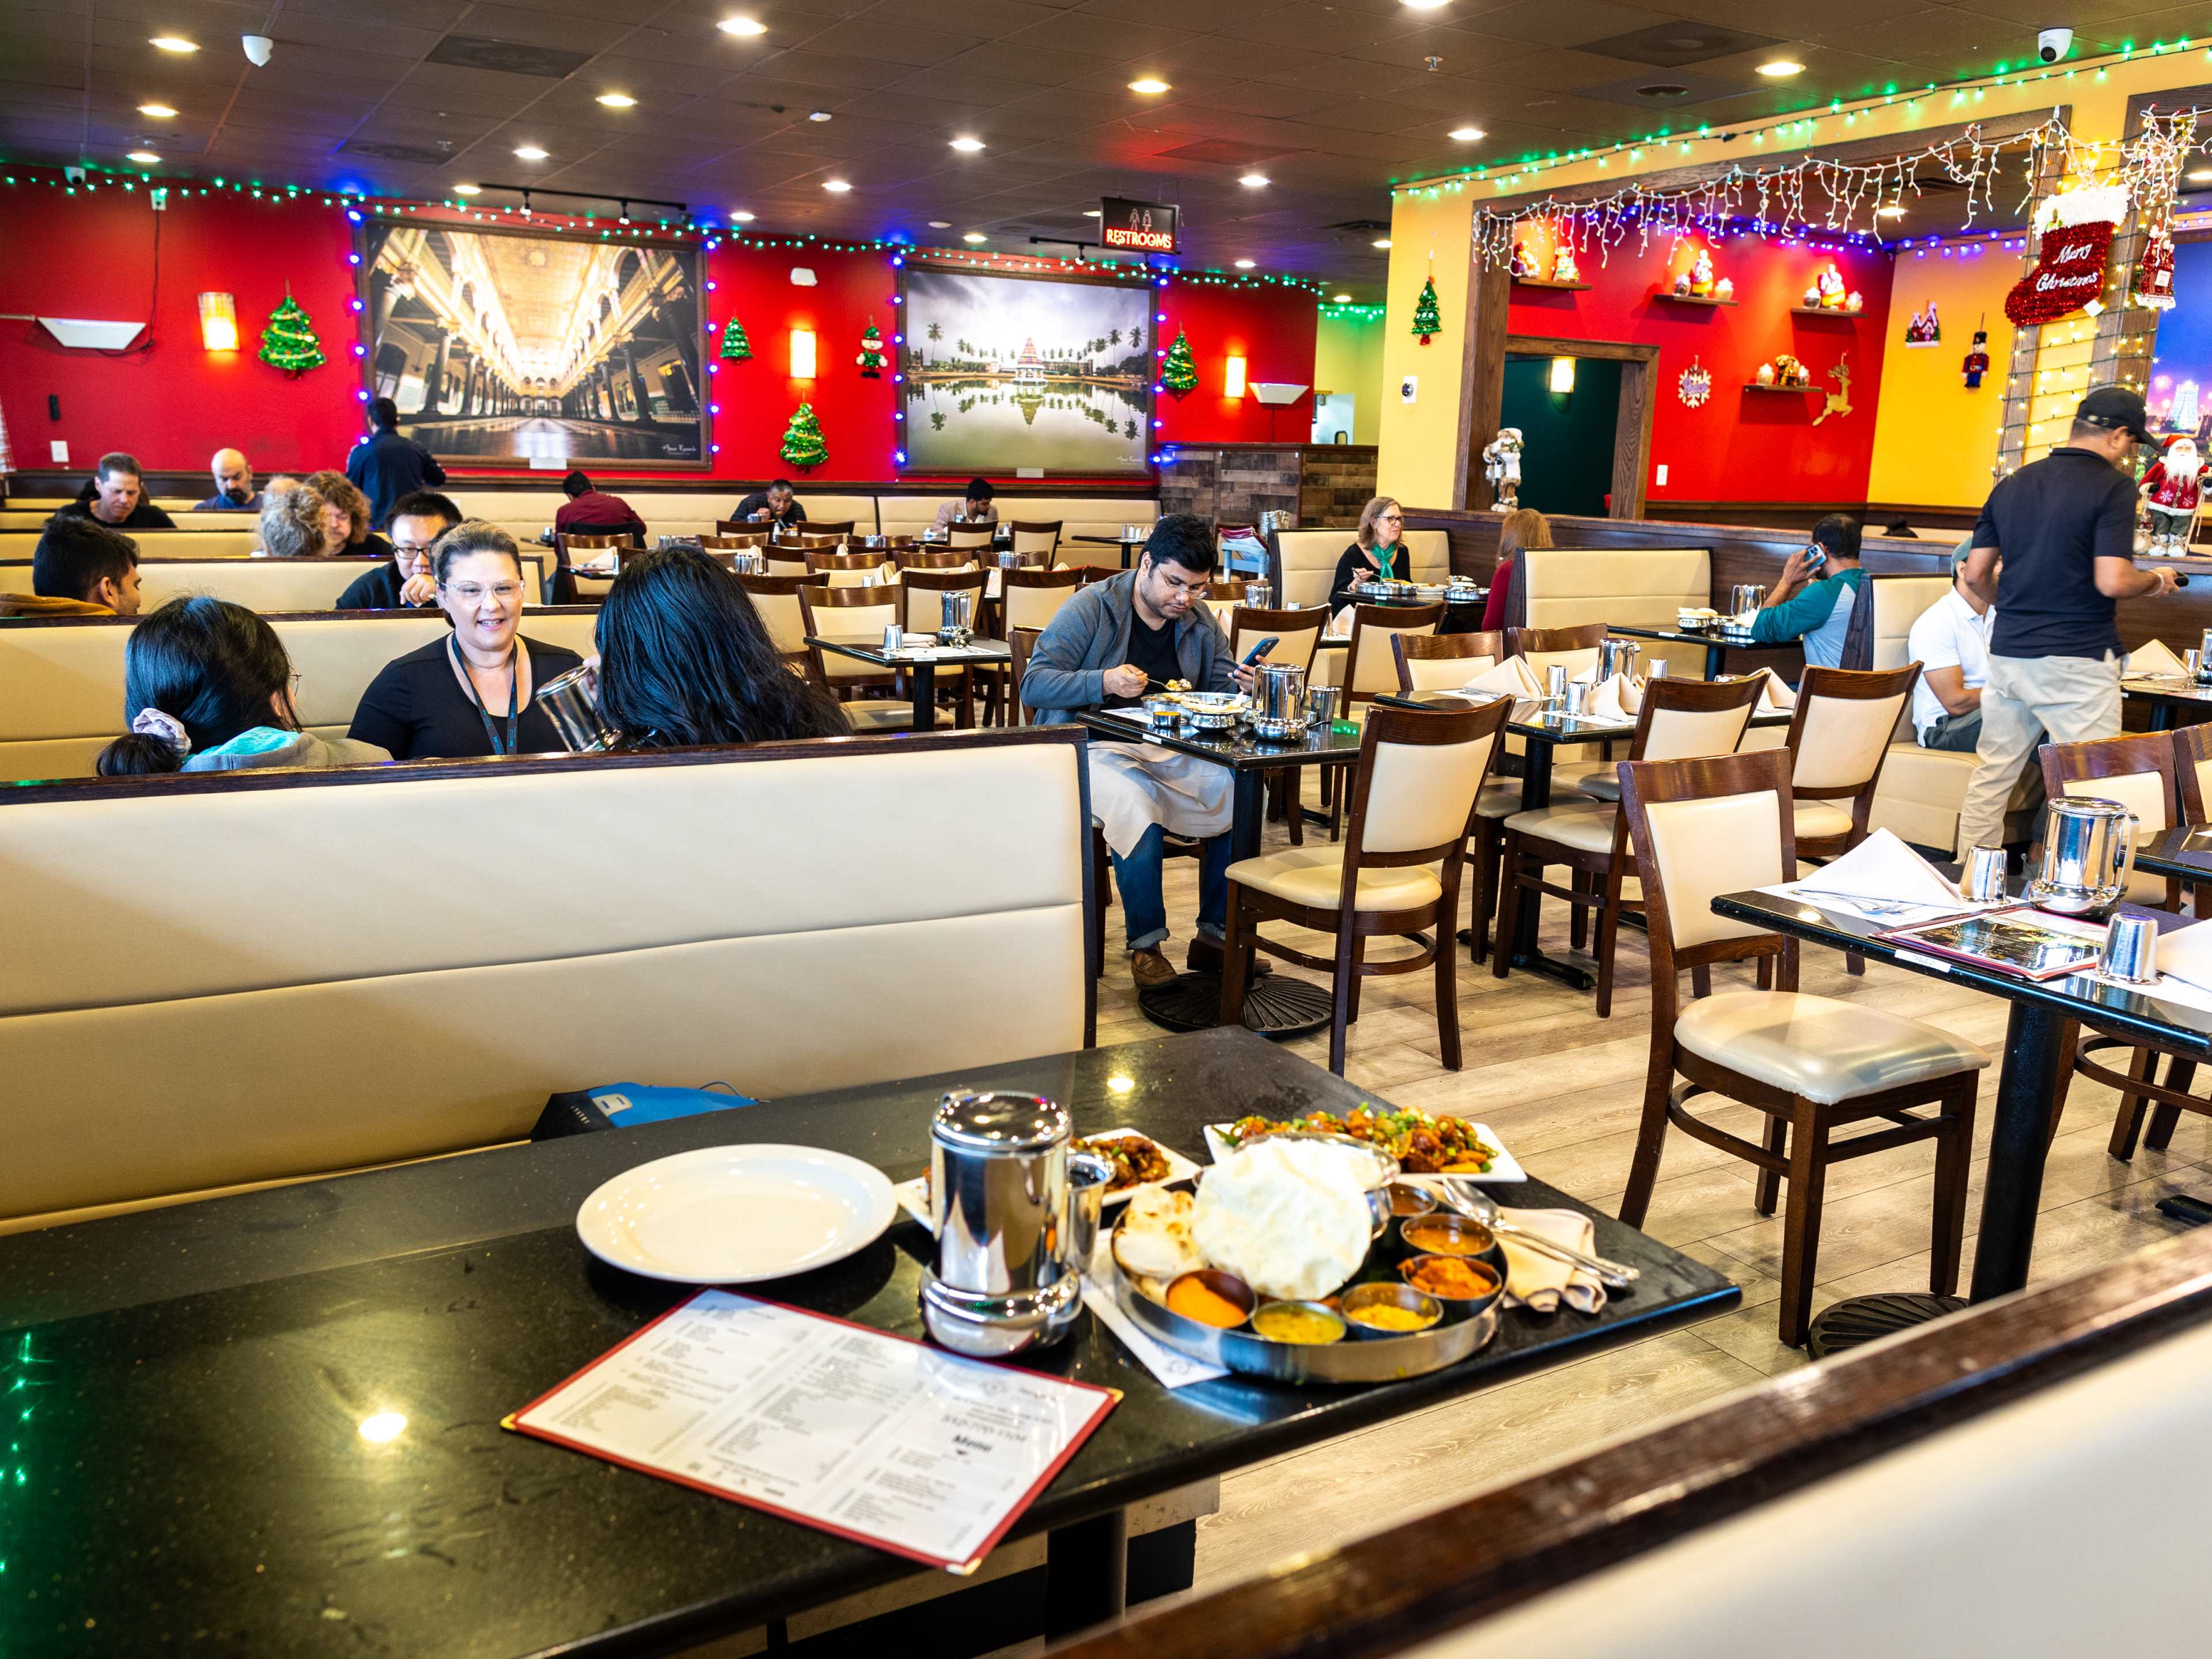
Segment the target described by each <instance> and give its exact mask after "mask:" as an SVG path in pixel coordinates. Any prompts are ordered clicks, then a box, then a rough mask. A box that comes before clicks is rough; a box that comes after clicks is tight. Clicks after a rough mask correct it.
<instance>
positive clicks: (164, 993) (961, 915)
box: [0, 727, 1094, 1231]
mask: <svg viewBox="0 0 2212 1659" xmlns="http://www.w3.org/2000/svg"><path fill="white" fill-rule="evenodd" d="M1082 737H1083V734H1082V733H1081V732H1079V731H1078V730H1075V729H1074V728H1072V727H1057V728H1054V727H1033V728H1030V729H1028V730H1019V731H1006V732H962V733H958V734H949V735H945V736H939V737H934V738H920V739H915V738H847V739H835V740H827V741H824V740H820V739H817V740H812V741H807V742H798V743H785V744H756V745H752V746H750V747H733V748H726V749H711V750H672V751H668V752H652V751H647V752H643V753H638V754H628V755H614V756H605V755H592V756H557V757H526V758H523V759H519V760H516V759H507V760H477V761H463V762H430V763H422V764H416V765H403V764H394V765H388V766H367V767H350V768H342V769H337V770H333V771H327V772H298V771H295V772H283V773H277V772H240V773H229V774H206V775H201V774H187V775H166V776H161V777H155V778H104V779H98V780H94V781H88V782H82V783H74V784H52V785H46V786H43V787H23V788H20V789H14V790H9V791H6V792H4V793H0V881H4V883H5V885H6V888H7V890H8V896H9V897H8V911H9V915H8V927H9V950H8V951H7V952H6V953H5V955H4V956H3V957H0V1074H4V1075H5V1076H6V1077H7V1078H8V1079H9V1083H10V1087H9V1089H8V1091H7V1092H6V1097H5V1103H4V1105H0V1132H4V1134H5V1138H6V1141H7V1144H8V1147H9V1154H8V1156H7V1157H6V1158H4V1159H0V1228H6V1229H8V1230H9V1231H21V1230H24V1229H26V1228H30V1227H36V1226H43V1225H52V1224H54V1223H58V1222H61V1221H64V1220H80V1219H86V1218H89V1215H90V1214H93V1213H99V1212H110V1211H113V1210H117V1209H125V1208H137V1207H143V1206H148V1205H152V1204H159V1203H164V1202H173V1201H177V1200H184V1199H190V1198H197V1197H204V1196H209V1195H211V1194H213V1193H214V1192H215V1191H216V1190H220V1189H224V1188H238V1187H240V1186H245V1185H250V1184H258V1183H268V1182H283V1181H291V1180H301V1179H311V1178H313V1177H316V1176H325V1175H330V1174H335V1173H337V1172H340V1171H343V1170H356V1169H360V1168H363V1167H365V1166H371V1165H376V1164H388V1163H392V1162H396V1161H398V1160H403V1159H409V1158H426V1157H431V1156H435V1155H439V1154H443V1153H451V1152H465V1151H470V1150H473V1149H476V1148H479V1147H483V1146H492V1145H495V1144H497V1143H500V1142H503V1141H512V1140H514V1139H519V1138H520V1137H521V1136H524V1135H526V1134H527V1133H529V1131H530V1127H531V1125H532V1123H533V1122H534V1121H536V1120H537V1118H538V1114H539V1113H540V1112H541V1111H542V1110H543V1109H544V1106H545V1103H546V1098H547V1097H548V1096H549V1095H551V1094H553V1093H555V1092H556V1091H566V1090H576V1089H584V1088H588V1087H592V1086H593V1085H599V1084H605V1083H612V1082H617V1081H623V1080H633V1081H637V1082H641V1083H650V1084H664V1085H701V1084H705V1083H708V1082H711V1081H718V1080H719V1081H725V1082H727V1083H728V1084H729V1085H732V1087H734V1088H735V1089H737V1090H738V1091H740V1092H742V1093H745V1094H749V1095H752V1096H755V1097H777V1096H783V1095H792V1094H799V1093H803V1092H806V1091H814V1090H823V1089H837V1088H846V1087H851V1086H854V1085H863V1084H870V1083H879V1082H885V1081H889V1080H891V1079H898V1078H904V1077H915V1076H920V1075H923V1074H926V1073H932V1072H941V1071H950V1070H952V1069H954V1068H956V1067H958V1066H991V1065H994V1064H996V1063H999V1062H1000V1061H1005V1060H1016V1059H1022V1058H1026V1057H1029V1056H1033V1055H1038V1054H1060V1053H1064V1052H1066V1051H1067V1050H1069V1049H1073V1048H1082V1047H1084V1046H1085V1045H1086V1044H1087V1043H1088V1042H1089V1041H1090V1039H1091V1026H1092V1022H1093V1018H1094V1007H1093V1004H1092V1002H1091V995H1092V993H1091V981H1090V978H1089V975H1087V974H1086V972H1085V963H1086V959H1087V951H1086V949H1085V939H1086V932H1085V928H1086V922H1087V919H1088V914H1089V911H1090V909H1091V905H1092V897H1091V890H1090V886H1089V873H1088V872H1089V869H1090V860H1089V859H1088V858H1087V857H1086V855H1085V854H1086V848H1087V847H1088V845H1089V841H1090V811H1089V799H1088V790H1087V787H1086V784H1085V769H1084V766H1083V760H1082V755H1083V750H1082ZM979 800H987V801H989V802H990V803H991V810H992V815H993V818H992V822H993V825H994V833H993V834H991V835H988V836H978V835H976V834H975V802H977V801H979ZM886 801H896V803H897V804H898V808H897V817H898V833H897V834H896V835H895V836H888V837H887V836H885V835H884V803H885V802H886ZM401 849H413V850H412V853H411V854H410V855H409V856H407V857H406V858H404V859H403V858H402V857H401V856H400V851H401ZM610 858H615V859H628V860H630V862H631V866H632V872H633V874H634V875H635V876H637V877H638V879H632V880H625V881H621V882H614V883H610V882H609V880H608V878H607V869H608V860H609V859H610ZM426 882H427V883H428V885H425V883H426ZM961 963H966V964H969V966H970V967H974V966H975V965H978V964H982V963H988V964H989V968H990V971H991V974H992V976H993V979H994V982H995V984H994V991H993V994H991V996H989V997H988V998H985V999H979V998H977V997H976V995H975V979H974V975H973V973H969V972H958V971H950V969H952V968H953V967H955V966H956V965H957V964H961ZM863 982H865V983H866V984H867V985H868V986H870V987H872V988H871V990H870V992H869V1010H870V1012H869V1017H868V1018H866V1019H865V1020H860V1021H857V1022H856V1021H854V1020H850V1019H847V1018H842V1017H841V1016H840V1015H839V1014H838V1013H837V1012H836V1010H837V1008H838V1006H839V1005H840V1004H841V1002H842V1001H843V1000H844V999H845V998H846V996H847V995H848V993H849V991H850V989H851V987H853V986H854V985H855V984H859V983H863Z"/></svg>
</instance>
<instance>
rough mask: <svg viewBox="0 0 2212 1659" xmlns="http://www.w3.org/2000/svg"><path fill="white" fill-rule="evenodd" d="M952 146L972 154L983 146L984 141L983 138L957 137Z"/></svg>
mask: <svg viewBox="0 0 2212 1659" xmlns="http://www.w3.org/2000/svg"><path fill="white" fill-rule="evenodd" d="M952 148H953V149H957V150H962V151H964V152H966V153H967V154H969V155H974V154H975V152H976V151H977V150H979V149H982V148H983V141H982V140H981V138H955V139H954V140H953V141H952Z"/></svg>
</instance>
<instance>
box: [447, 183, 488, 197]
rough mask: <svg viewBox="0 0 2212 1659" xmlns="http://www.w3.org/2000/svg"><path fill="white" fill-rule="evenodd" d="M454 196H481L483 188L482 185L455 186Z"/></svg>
mask: <svg viewBox="0 0 2212 1659" xmlns="http://www.w3.org/2000/svg"><path fill="white" fill-rule="evenodd" d="M453 194H454V195H456V196H481V195H483V185H454V186H453Z"/></svg>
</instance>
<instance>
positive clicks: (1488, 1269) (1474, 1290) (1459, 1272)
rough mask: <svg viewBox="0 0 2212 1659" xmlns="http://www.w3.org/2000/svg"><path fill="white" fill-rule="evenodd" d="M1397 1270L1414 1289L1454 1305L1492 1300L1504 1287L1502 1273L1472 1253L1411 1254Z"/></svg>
mask: <svg viewBox="0 0 2212 1659" xmlns="http://www.w3.org/2000/svg"><path fill="white" fill-rule="evenodd" d="M1398 1273H1399V1274H1400V1276H1401V1278H1403V1279H1405V1281H1406V1282H1407V1284H1408V1285H1412V1286H1413V1288H1414V1289H1415V1290H1417V1291H1424V1292H1425V1293H1426V1294H1428V1295H1430V1296H1432V1297H1436V1299H1437V1301H1439V1302H1445V1303H1450V1304H1455V1305H1462V1304H1470V1303H1478V1302H1490V1301H1492V1300H1494V1299H1495V1298H1496V1297H1498V1296H1499V1295H1500V1294H1502V1293H1503V1292H1504V1289H1505V1276H1504V1274H1503V1273H1499V1272H1498V1269H1497V1268H1495V1267H1492V1266H1491V1265H1490V1264H1489V1263H1488V1262H1486V1261H1477V1260H1475V1259H1474V1257H1472V1256H1464V1255H1416V1256H1408V1257H1407V1259H1406V1260H1405V1261H1401V1262H1400V1263H1399V1264H1398Z"/></svg>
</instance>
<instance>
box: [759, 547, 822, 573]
mask: <svg viewBox="0 0 2212 1659" xmlns="http://www.w3.org/2000/svg"><path fill="white" fill-rule="evenodd" d="M763 551H764V552H765V553H766V555H767V556H766V558H764V559H763V561H762V562H763V563H764V564H766V565H767V566H768V574H769V575H771V576H811V575H812V574H813V572H812V570H811V568H809V566H808V564H807V562H806V555H805V554H804V553H794V552H791V551H788V550H785V549H782V548H778V547H774V546H769V547H767V548H765V549H764V550H763Z"/></svg>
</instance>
